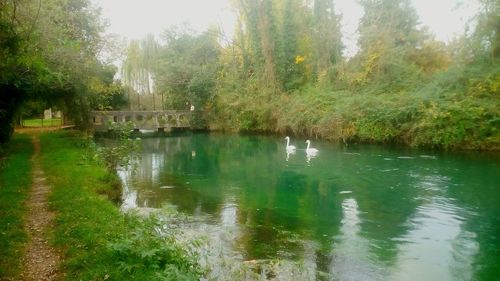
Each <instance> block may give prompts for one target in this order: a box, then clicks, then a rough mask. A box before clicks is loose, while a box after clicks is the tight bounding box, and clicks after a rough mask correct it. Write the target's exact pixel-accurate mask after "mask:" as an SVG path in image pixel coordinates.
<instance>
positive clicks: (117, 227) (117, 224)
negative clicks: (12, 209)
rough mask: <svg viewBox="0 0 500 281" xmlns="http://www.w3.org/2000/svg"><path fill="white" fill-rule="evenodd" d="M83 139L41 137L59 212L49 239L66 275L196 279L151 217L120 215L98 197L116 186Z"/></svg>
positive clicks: (78, 277) (60, 135)
mask: <svg viewBox="0 0 500 281" xmlns="http://www.w3.org/2000/svg"><path fill="white" fill-rule="evenodd" d="M86 143H87V142H86V141H84V140H82V139H81V137H80V136H79V135H78V134H76V135H72V134H70V133H68V132H56V133H49V134H44V135H42V136H41V147H42V153H41V157H42V166H43V169H44V171H45V172H46V175H47V179H48V181H49V182H50V184H51V186H52V188H53V193H52V195H51V197H50V198H49V201H50V204H51V207H52V208H53V209H54V211H55V212H56V213H57V216H56V219H55V229H54V238H53V241H54V243H55V245H56V246H57V247H59V249H60V250H61V251H62V254H63V263H64V264H63V268H64V270H65V277H64V278H65V279H66V280H197V279H199V272H198V271H197V267H196V265H195V264H194V263H192V260H193V259H192V257H190V256H189V253H186V252H184V251H183V250H181V249H179V248H178V247H177V246H176V245H175V244H173V242H172V238H171V237H168V236H163V235H160V233H159V232H158V231H157V229H156V224H155V223H154V222H153V221H152V220H151V221H148V220H146V221H143V220H141V219H139V218H136V217H134V216H124V215H123V214H121V213H120V211H119V209H118V208H117V207H116V205H114V204H113V203H112V202H111V201H109V200H108V199H107V198H106V197H104V196H102V195H100V194H103V193H106V191H107V190H110V189H113V188H115V187H113V186H111V185H110V184H109V182H108V180H107V177H108V176H107V175H108V171H107V170H106V169H105V168H104V167H102V166H100V165H99V163H98V162H96V161H95V159H93V158H92V157H83V156H84V155H88V154H86V153H85V151H86V145H85V144H86ZM162 234H163V233H162ZM184 254H185V256H183V255H184ZM194 277H196V278H194Z"/></svg>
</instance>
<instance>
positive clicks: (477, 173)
mask: <svg viewBox="0 0 500 281" xmlns="http://www.w3.org/2000/svg"><path fill="white" fill-rule="evenodd" d="M451 161H453V166H451V165H446V164H447V163H450V162H451ZM443 162H445V165H443V166H442V167H441V172H442V173H443V174H444V175H446V176H448V177H449V178H451V179H452V182H451V183H450V185H449V187H448V188H447V189H446V196H447V197H450V198H453V199H455V200H456V201H457V202H456V203H455V204H456V205H458V206H461V208H460V210H458V211H461V212H460V213H459V214H458V215H459V216H460V217H462V218H463V224H462V225H461V228H462V229H461V234H460V235H459V236H458V237H457V239H462V240H461V241H460V242H462V243H458V242H457V243H455V247H454V250H455V251H456V252H457V256H458V257H460V256H459V255H461V257H467V253H468V252H470V250H471V249H470V246H471V243H477V244H478V249H479V251H478V252H477V253H475V255H474V256H473V258H472V260H468V261H466V262H469V263H471V266H472V272H473V276H471V279H470V280H494V279H496V278H498V276H500V246H499V245H500V190H499V188H498V186H499V181H500V165H498V163H499V162H498V158H496V157H488V156H487V155H481V154H478V153H474V154H469V153H464V154H459V155H453V156H447V157H446V158H445V159H444V160H443ZM464 240H465V241H464ZM464 242H465V243H464ZM467 246H469V248H467ZM458 261H460V260H458ZM463 261H464V260H463V259H462V262H463ZM461 266H462V267H463V264H460V263H457V266H456V267H457V268H456V269H457V272H458V273H460V272H462V271H461V270H460V267H461ZM457 280H458V279H457Z"/></svg>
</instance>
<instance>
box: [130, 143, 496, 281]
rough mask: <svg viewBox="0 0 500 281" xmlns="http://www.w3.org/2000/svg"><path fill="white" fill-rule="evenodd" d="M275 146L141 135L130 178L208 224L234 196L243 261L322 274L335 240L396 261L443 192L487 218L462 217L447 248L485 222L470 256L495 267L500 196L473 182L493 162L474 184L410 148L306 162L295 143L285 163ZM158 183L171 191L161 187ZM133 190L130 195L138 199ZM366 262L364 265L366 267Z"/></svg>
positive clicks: (329, 153) (376, 261) (380, 260)
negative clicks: (352, 218)
mask: <svg viewBox="0 0 500 281" xmlns="http://www.w3.org/2000/svg"><path fill="white" fill-rule="evenodd" d="M280 145H281V142H279V141H278V140H275V139H272V138H262V137H253V136H227V135H217V134H210V135H205V134H200V135H198V134H193V135H191V136H184V137H180V138H178V137H173V138H164V139H150V140H149V139H146V140H144V147H145V150H144V151H145V155H146V156H147V157H144V158H143V159H144V162H143V163H142V164H141V167H143V168H144V171H143V172H141V173H139V174H138V175H139V178H136V179H135V181H137V182H138V186H139V187H140V191H141V192H142V190H146V189H147V188H148V186H149V188H150V189H151V190H153V192H154V193H155V196H156V198H154V199H153V198H147V197H148V195H147V193H145V194H146V195H145V198H147V200H149V201H148V204H152V201H153V200H157V201H155V202H156V203H155V204H156V205H155V206H160V205H161V202H165V201H167V202H170V203H171V204H174V205H176V206H177V208H178V209H179V210H180V211H182V212H185V213H187V214H191V215H195V216H197V215H205V214H208V215H209V216H210V217H211V221H212V223H219V224H221V225H222V224H224V222H223V220H224V219H223V218H224V217H227V214H225V213H224V212H226V213H227V210H226V209H225V208H227V206H226V205H227V202H232V203H231V204H234V206H233V205H231V206H232V207H231V212H232V213H231V214H232V215H231V216H232V218H233V217H234V218H233V219H235V220H236V222H237V223H238V224H239V225H240V227H241V228H242V231H241V232H238V235H237V236H236V237H235V238H234V239H235V240H236V241H238V245H239V247H241V249H243V252H244V253H243V255H244V256H245V258H247V259H254V258H255V259H256V258H273V257H280V258H285V259H297V260H304V261H307V262H308V263H309V266H313V265H312V264H313V263H314V267H315V268H316V269H317V270H319V271H324V272H329V271H330V269H331V266H332V265H335V266H339V263H338V261H339V260H338V256H335V253H337V254H338V253H339V252H338V251H339V250H340V248H339V247H346V248H345V249H349V243H351V244H352V243H354V244H356V243H358V244H359V243H361V244H363V245H365V246H366V247H365V246H363V250H364V251H365V254H366V255H367V256H370V259H368V260H367V261H366V263H372V265H373V266H375V267H377V266H378V267H381V266H382V267H383V266H385V267H397V266H396V265H397V264H398V263H400V259H401V254H403V252H404V251H408V250H409V249H408V247H407V246H406V243H407V239H409V238H411V237H412V235H417V234H418V232H416V230H418V229H422V230H425V229H426V227H429V225H427V224H428V223H434V221H432V220H431V221H429V220H421V219H420V218H421V217H422V216H425V215H426V213H425V212H426V210H425V208H427V207H428V206H438V207H440V206H439V204H438V205H435V204H434V205H432V203H433V202H434V201H435V200H439V198H447V197H450V196H451V197H453V198H457V199H458V200H459V201H461V202H462V203H459V204H456V205H458V206H459V207H458V206H457V210H458V212H460V210H462V208H461V207H462V206H461V205H466V206H470V209H471V210H475V209H481V208H482V207H481V204H483V205H485V206H484V210H481V212H482V213H481V214H479V216H481V217H483V216H485V217H487V218H488V219H486V220H471V219H468V220H467V221H466V222H465V223H464V224H463V225H462V226H461V227H463V228H464V230H463V231H462V232H460V235H459V236H460V237H457V238H456V239H455V240H454V242H453V243H454V247H456V245H460V244H461V243H463V241H465V240H467V239H468V238H467V233H473V232H474V229H478V228H479V229H481V228H483V230H484V231H483V232H482V233H478V234H477V235H478V240H480V243H481V244H483V241H484V243H485V245H486V246H485V248H483V246H482V248H481V252H480V253H479V255H478V256H477V257H476V261H478V262H480V264H488V265H489V267H488V266H487V267H485V269H484V270H483V271H482V272H486V273H485V274H486V275H487V276H491V275H488V274H491V272H495V270H497V269H498V268H497V267H495V266H492V265H491V263H489V262H488V261H486V259H488V258H489V259H491V257H492V255H495V256H500V255H496V254H498V250H497V249H496V248H494V246H495V245H499V243H500V241H498V238H497V236H495V235H488V234H489V233H498V230H499V229H498V225H500V223H498V219H497V218H498V217H500V216H498V215H496V216H495V214H497V212H498V211H497V207H496V206H498V205H499V204H498V196H496V193H495V192H496V190H493V188H490V189H491V190H489V191H487V193H486V194H480V195H478V194H477V192H475V191H474V190H477V189H480V188H481V185H486V186H489V187H492V186H494V182H493V181H491V182H488V180H487V179H488V178H489V179H490V180H491V179H492V178H495V177H496V178H498V176H496V174H498V173H495V172H496V170H494V168H490V170H488V172H483V173H482V174H480V175H479V177H481V178H484V179H485V180H483V181H481V182H480V183H479V184H478V183H473V182H471V179H472V178H478V176H477V175H474V174H473V173H472V172H471V173H468V174H464V173H462V170H463V169H464V170H466V168H465V167H458V170H460V171H459V172H453V170H452V169H451V168H447V166H446V165H447V163H446V162H445V161H440V160H439V159H438V160H436V159H435V158H434V159H433V158H432V157H431V158H419V157H418V155H413V157H412V158H411V157H410V158H408V157H406V156H405V157H403V158H398V156H400V155H407V154H408V153H407V152H398V151H393V150H391V151H381V150H380V148H375V149H371V148H368V149H359V150H358V152H356V151H354V152H353V150H352V149H351V150H350V152H349V153H342V151H341V150H323V151H321V155H320V157H317V158H316V159H314V161H311V164H310V165H309V166H306V158H305V156H304V155H303V154H301V152H300V150H299V151H298V152H297V154H296V155H293V156H292V157H290V159H289V161H288V162H287V161H285V150H284V147H281V146H280ZM148 153H149V154H148ZM382 154H383V156H382ZM148 155H149V156H148ZM158 155H160V156H158ZM155 159H156V160H155ZM158 159H161V160H158ZM157 160H158V161H157ZM450 167H453V165H451V166H450ZM478 169H479V168H478ZM156 171H158V173H156ZM455 180H457V182H458V183H462V185H463V184H465V185H467V186H469V182H470V183H471V184H470V186H472V187H470V188H468V189H462V188H459V187H460V186H459V185H457V186H454V185H451V186H449V185H448V181H451V182H454V181H455ZM141 181H142V182H141ZM161 186H174V188H172V189H160V188H159V187H161ZM341 191H345V192H344V193H342V192H341ZM488 192H489V193H488ZM141 196H142V195H139V196H138V198H139V199H138V200H142V199H141ZM348 199H352V200H354V201H353V202H356V204H355V206H356V212H357V213H356V214H357V217H358V218H359V222H358V223H357V227H359V230H358V231H356V232H355V237H356V239H357V240H353V241H358V242H352V241H350V240H345V238H343V237H344V236H343V233H344V232H343V231H344V230H342V227H343V223H344V222H345V219H346V218H345V210H344V209H343V207H342V206H343V205H345V204H346V202H350V201H346V200H348ZM144 202H145V201H144ZM485 203H486V204H485ZM224 206H226V207H224ZM467 208H469V207H467ZM437 210H438V211H440V210H441V209H437ZM443 211H445V212H446V210H445V209H443ZM224 214H225V215H224ZM458 214H459V213H458ZM459 215H460V214H459ZM464 217H466V216H464ZM495 230H496V232H495ZM442 237H445V236H442ZM464 237H465V238H464ZM460 239H462V240H460ZM464 239H465V240H464ZM472 240H474V239H472ZM422 243H426V242H425V241H423V242H422ZM444 243H448V244H449V243H450V242H449V241H448V242H444ZM448 244H446V245H448ZM488 245H493V246H491V247H489V248H488ZM456 252H457V253H460V252H459V251H456ZM483 253H485V254H484V256H482V255H483ZM347 254H348V253H347ZM443 257H444V256H443ZM335 259H337V260H335ZM497 261H498V260H497ZM359 264H362V263H359ZM462 264H463V263H462ZM496 264H500V263H496ZM372 269H373V267H371V268H370V267H367V270H368V271H367V272H372V271H373V270H372ZM333 270H335V268H334V269H333ZM361 271H362V270H361V269H360V272H361ZM488 272H489V273H488ZM486 275H485V276H486ZM478 276H479V275H478ZM480 276H483V275H480Z"/></svg>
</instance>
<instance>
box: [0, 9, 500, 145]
mask: <svg viewBox="0 0 500 281" xmlns="http://www.w3.org/2000/svg"><path fill="white" fill-rule="evenodd" d="M18 2H20V1H19V0H14V1H6V2H5V1H4V2H2V4H0V11H1V13H0V26H1V27H2V29H1V30H2V36H0V92H1V93H2V94H1V95H0V142H6V141H7V140H8V139H9V138H10V135H11V133H12V128H13V125H14V124H15V122H16V121H17V122H19V120H20V118H19V117H20V115H23V114H27V115H29V114H30V113H29V112H34V111H37V110H38V111H39V109H43V108H46V107H50V106H52V107H57V108H59V109H61V110H62V111H63V112H64V114H65V116H66V119H68V120H72V121H73V122H74V123H75V125H76V126H77V127H79V128H82V129H85V128H88V127H89V125H90V124H89V120H90V118H89V117H88V114H89V111H90V110H91V109H98V110H110V109H124V108H127V109H141V110H142V109H160V108H168V109H182V110H185V109H186V108H187V105H188V106H189V104H191V105H194V108H195V111H194V112H193V114H192V117H193V119H192V122H191V125H192V126H193V127H195V128H203V129H206V128H208V129H213V130H230V131H254V132H279V133H282V132H290V133H295V134H301V135H306V136H315V137H322V138H326V139H330V140H334V141H344V142H377V143H394V142H397V143H403V144H407V145H411V146H426V147H436V148H445V149H462V148H468V149H485V150H498V149H499V147H500V134H499V131H498V128H499V125H500V124H499V122H500V121H499V120H500V117H499V112H500V108H499V103H498V98H499V86H500V67H499V65H500V64H499V63H498V62H499V54H500V31H499V28H500V16H499V15H500V12H499V9H500V7H499V5H498V1H496V0H481V1H479V2H478V10H477V13H476V14H475V16H474V17H473V18H472V19H471V20H470V21H469V23H468V25H467V27H466V29H465V30H464V32H463V34H462V35H460V36H457V37H456V38H455V39H454V40H453V41H451V42H448V43H444V42H441V41H439V40H437V39H435V38H434V36H433V35H432V34H431V33H430V32H429V30H428V29H427V28H426V27H424V26H422V25H420V24H419V21H420V20H419V17H418V14H417V12H416V10H415V8H414V7H413V6H412V2H411V0H361V1H359V4H360V5H361V7H362V8H363V10H364V15H363V16H362V17H361V19H360V21H359V25H358V33H359V39H358V42H357V47H358V48H359V50H358V51H357V52H356V53H354V54H351V55H346V53H352V50H347V48H346V47H345V46H344V45H343V41H342V36H343V34H342V32H341V26H340V18H341V15H339V14H337V13H336V12H335V1H332V0H314V1H312V2H311V3H308V2H304V1H300V0H274V1H270V0H265V1H260V2H258V1H257V2H256V1H253V0H243V1H233V2H232V5H233V8H234V9H233V11H234V12H235V14H236V24H235V27H234V30H235V32H234V36H233V37H232V38H227V36H225V35H224V34H221V32H220V30H218V29H216V28H210V29H208V30H207V31H205V32H196V31H194V30H192V29H190V28H189V27H186V26H180V27H169V28H166V29H165V31H164V32H163V34H162V35H161V36H160V40H158V38H156V37H155V36H153V35H148V36H146V37H145V38H144V39H143V40H132V41H130V42H128V44H121V45H120V44H119V42H118V40H114V37H113V36H111V35H109V34H106V33H105V23H104V21H103V19H102V18H101V16H100V14H99V9H98V8H96V7H95V6H93V5H92V3H91V2H90V1H89V0H76V1H75V0H71V1H70V0H49V1H44V3H41V2H37V1H25V2H23V4H22V5H19V3H18ZM465 2H466V1H464V2H460V5H462V6H460V5H459V6H458V9H467V6H466V5H467V3H465ZM33 19H34V20H33ZM103 51H104V52H106V53H108V54H109V58H107V59H105V58H103V57H102V56H101V54H102V52H103ZM122 53H123V54H124V55H123V57H122V58H123V61H122V66H123V67H122V68H121V69H122V73H121V75H120V77H121V80H120V81H119V80H114V79H113V77H114V75H115V73H116V71H117V68H116V67H114V66H113V64H112V63H111V62H112V61H114V60H116V58H118V57H119V56H120V54H122ZM21 109H22V110H21ZM28 117H29V116H28Z"/></svg>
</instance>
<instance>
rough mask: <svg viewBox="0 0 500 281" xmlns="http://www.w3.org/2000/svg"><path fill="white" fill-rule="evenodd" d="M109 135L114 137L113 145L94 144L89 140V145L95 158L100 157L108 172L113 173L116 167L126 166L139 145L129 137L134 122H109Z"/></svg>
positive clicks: (137, 150) (135, 153)
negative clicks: (93, 149)
mask: <svg viewBox="0 0 500 281" xmlns="http://www.w3.org/2000/svg"><path fill="white" fill-rule="evenodd" d="M108 128H109V132H110V137H112V138H113V139H114V142H113V145H110V146H96V145H95V144H94V143H92V141H91V140H89V141H90V142H91V144H90V146H91V147H93V148H95V152H96V153H97V158H98V159H100V160H101V161H102V163H103V165H104V166H105V167H106V169H107V170H108V172H109V173H110V174H114V173H115V172H116V169H117V168H118V167H120V166H121V167H124V166H128V165H129V164H130V163H131V161H132V160H133V159H134V158H136V157H137V156H138V152H139V145H138V143H137V141H136V140H133V139H131V134H132V130H133V128H134V123H132V122H122V123H115V122H110V124H109V127H108Z"/></svg>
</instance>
